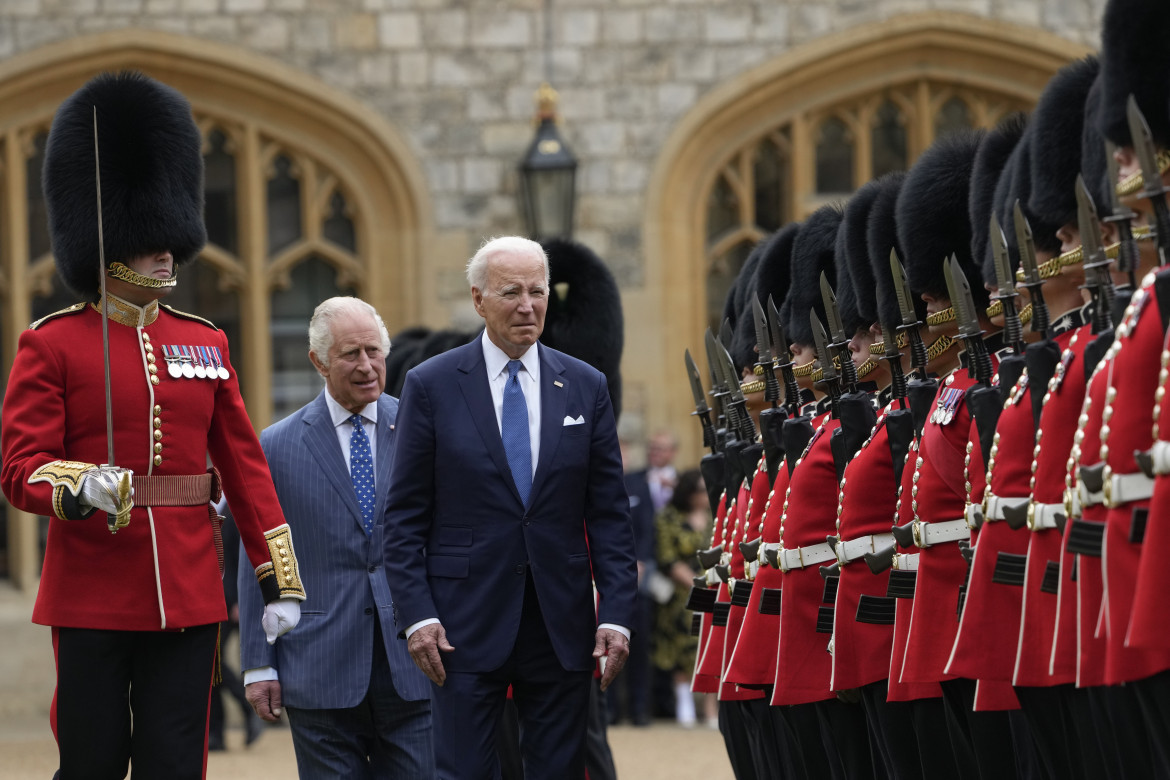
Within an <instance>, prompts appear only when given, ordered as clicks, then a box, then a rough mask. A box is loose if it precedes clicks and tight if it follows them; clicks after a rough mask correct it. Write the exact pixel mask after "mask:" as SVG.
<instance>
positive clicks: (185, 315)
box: [159, 303, 219, 330]
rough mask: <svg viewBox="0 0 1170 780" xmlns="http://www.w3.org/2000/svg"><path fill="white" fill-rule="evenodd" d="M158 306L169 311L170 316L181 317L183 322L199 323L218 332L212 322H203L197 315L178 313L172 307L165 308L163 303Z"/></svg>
mask: <svg viewBox="0 0 1170 780" xmlns="http://www.w3.org/2000/svg"><path fill="white" fill-rule="evenodd" d="M159 305H160V306H162V307H163V308H164V309H166V310H167V311H169V312H170V313H171V314H173V315H175V316H176V317H182V318H183V319H185V320H193V321H195V322H201V323H203V324H204V325H206V326H207V327H209V328H211V329H212V330H219V328H217V327H215V323H214V322H212V321H211V320H205V319H203V318H202V317H200V316H199V315H198V314H188V313H187V312H185V311H179V310H178V309H176V308H174V307H172V306H167V305H166V304H165V303H161V304H159Z"/></svg>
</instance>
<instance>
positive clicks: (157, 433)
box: [154, 429, 162, 441]
mask: <svg viewBox="0 0 1170 780" xmlns="http://www.w3.org/2000/svg"><path fill="white" fill-rule="evenodd" d="M154 440H155V441H162V431H160V430H157V429H156V430H155V432H154Z"/></svg>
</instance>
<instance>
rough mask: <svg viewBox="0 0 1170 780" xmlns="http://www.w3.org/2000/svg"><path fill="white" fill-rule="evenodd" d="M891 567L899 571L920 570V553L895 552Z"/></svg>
mask: <svg viewBox="0 0 1170 780" xmlns="http://www.w3.org/2000/svg"><path fill="white" fill-rule="evenodd" d="M891 567H892V568H894V569H897V570H898V571H918V553H895V554H894V562H893V563H892V564H891Z"/></svg>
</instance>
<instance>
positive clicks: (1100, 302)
mask: <svg viewBox="0 0 1170 780" xmlns="http://www.w3.org/2000/svg"><path fill="white" fill-rule="evenodd" d="M1076 193H1077V226H1078V227H1079V228H1080V231H1081V253H1082V255H1083V256H1084V258H1085V264H1084V267H1085V289H1088V291H1089V295H1090V296H1091V297H1092V299H1093V332H1094V333H1101V332H1103V331H1105V330H1108V329H1109V328H1111V327H1113V317H1112V313H1111V312H1110V308H1109V307H1110V304H1111V303H1112V301H1113V278H1112V277H1111V276H1110V275H1109V257H1108V255H1106V254H1105V249H1104V247H1102V246H1101V224H1100V223H1099V222H1098V221H1097V207H1096V206H1095V205H1094V204H1093V198H1092V196H1090V195H1089V190H1088V189H1087V188H1086V187H1085V180H1084V178H1083V177H1082V176H1081V175H1080V174H1077V182H1076Z"/></svg>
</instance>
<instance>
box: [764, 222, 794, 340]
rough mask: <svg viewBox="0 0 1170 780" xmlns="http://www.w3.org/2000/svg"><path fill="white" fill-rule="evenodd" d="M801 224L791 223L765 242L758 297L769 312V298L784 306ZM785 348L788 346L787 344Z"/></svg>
mask: <svg viewBox="0 0 1170 780" xmlns="http://www.w3.org/2000/svg"><path fill="white" fill-rule="evenodd" d="M800 228H801V223H799V222H790V223H788V224H787V225H785V226H784V227H782V228H780V229H779V230H777V231H776V232H775V233H773V234H772V236H771V237H770V238H769V239H768V240H767V241H765V242H764V253H763V254H762V255H761V256H760V264H759V266H757V267H756V295H758V296H759V297H760V303H761V304H762V305H763V306H764V308H765V310H767V306H768V296H769V295H770V296H772V302H773V303H775V304H776V306H777V307H782V306H783V305H784V299H785V298H787V297H788V288H789V285H790V284H791V281H792V247H793V245H794V244H795V243H796V237H797V235H799V233H800ZM784 346H785V347H787V346H788V345H787V344H785V345H784Z"/></svg>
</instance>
